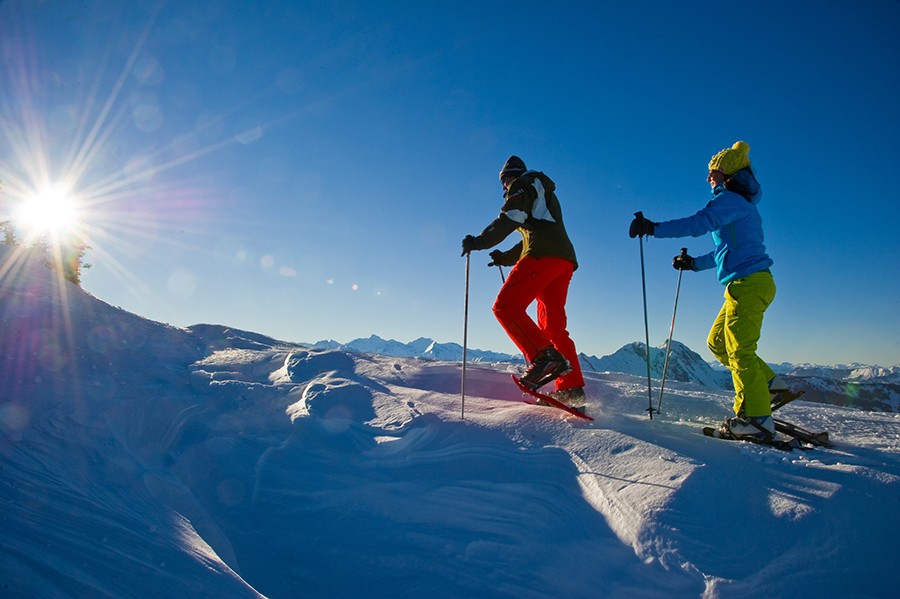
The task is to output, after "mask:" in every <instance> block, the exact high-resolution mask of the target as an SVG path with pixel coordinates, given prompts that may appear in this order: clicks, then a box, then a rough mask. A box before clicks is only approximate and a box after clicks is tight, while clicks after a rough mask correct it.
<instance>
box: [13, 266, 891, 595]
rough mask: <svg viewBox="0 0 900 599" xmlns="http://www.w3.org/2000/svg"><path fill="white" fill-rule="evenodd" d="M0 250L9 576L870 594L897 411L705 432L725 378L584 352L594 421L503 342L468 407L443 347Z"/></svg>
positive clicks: (31, 582) (879, 559)
mask: <svg viewBox="0 0 900 599" xmlns="http://www.w3.org/2000/svg"><path fill="white" fill-rule="evenodd" d="M0 258H2V259H3V260H8V259H9V257H8V255H4V254H3V253H2V252H0ZM12 272H13V271H9V272H8V274H7V275H6V276H5V277H4V278H3V280H2V287H0V324H2V325H3V327H4V329H3V330H4V332H5V331H7V330H11V331H14V332H15V333H16V334H17V335H20V337H19V338H13V337H10V336H8V335H4V336H3V337H2V338H0V349H2V353H0V373H2V374H3V377H2V378H0V460H2V461H0V468H2V476H0V503H2V505H3V506H4V509H3V513H2V515H0V522H2V528H0V531H2V534H0V581H2V590H3V593H2V595H3V596H10V597H32V596H42V597H43V596H48V597H56V596H115V597H163V596H165V597H172V596H179V597H254V596H260V595H265V596H269V597H297V596H329V597H342V596H365V597H394V596H397V595H403V596H416V597H418V596H429V595H430V596H434V597H487V598H501V597H504V598H505V597H533V598H538V597H592V598H593V597H624V596H628V597H631V596H634V597H697V596H701V595H704V596H706V597H731V596H749V595H761V596H859V597H876V596H883V592H884V589H886V588H891V585H892V584H893V569H892V568H893V546H894V538H893V537H894V531H895V530H896V529H897V528H898V524H900V522H898V515H897V510H896V501H897V500H896V498H897V497H898V491H900V421H898V419H897V418H896V416H895V415H893V414H884V413H870V412H864V411H860V410H855V409H849V408H840V407H833V406H823V405H819V404H811V403H806V402H801V401H797V402H794V403H793V404H790V405H788V406H787V407H785V408H784V409H783V410H782V412H783V416H784V417H785V418H786V419H788V420H790V421H793V422H797V423H798V424H801V425H803V426H806V427H808V428H811V429H814V430H825V429H827V430H829V431H830V432H831V434H832V437H833V438H834V439H835V441H836V446H835V448H833V449H816V450H812V451H808V452H801V451H793V452H781V451H778V450H775V449H771V448H768V447H761V446H756V445H749V444H744V443H736V442H726V441H720V440H715V439H709V438H706V437H704V436H703V435H702V434H700V432H699V426H700V425H702V424H712V423H715V422H716V421H718V420H720V419H721V418H722V417H723V416H724V415H726V414H727V413H728V410H729V407H730V404H731V397H730V394H729V393H728V391H727V390H724V389H721V388H715V387H703V386H701V385H698V384H697V383H695V382H691V383H683V382H678V381H673V380H670V381H669V382H668V383H667V385H666V389H667V393H666V395H665V397H664V403H663V409H662V413H661V414H658V415H654V418H653V419H652V420H650V419H649V418H648V414H647V412H646V409H647V405H648V392H647V387H646V379H645V378H644V377H642V376H637V375H633V374H628V373H617V372H596V371H589V372H587V375H586V377H587V391H588V395H589V405H588V409H589V410H590V412H591V414H592V415H594V416H595V418H596V420H595V421H594V422H592V423H587V422H581V421H573V420H569V419H567V418H566V417H565V415H564V414H562V413H560V412H559V411H556V410H554V409H553V408H542V407H538V406H533V405H528V404H526V403H525V401H524V398H523V397H522V396H521V393H519V392H518V390H517V389H516V388H515V387H514V385H512V383H511V381H510V380H509V375H510V371H511V370H515V368H516V364H514V363H502V364H471V365H469V366H468V368H467V378H466V393H465V405H464V406H463V405H462V402H461V380H460V374H461V369H460V365H459V364H458V363H454V362H440V361H426V360H421V359H417V358H398V357H389V356H378V355H368V354H361V353H356V352H353V353H351V352H347V351H343V350H335V349H321V348H311V347H308V346H303V345H299V344H291V343H286V342H282V341H277V340H274V339H270V338H268V337H265V336H262V335H257V334H254V333H249V332H246V331H239V330H236V329H231V328H228V327H221V326H218V325H202V326H201V325H198V326H196V327H191V328H190V329H177V328H174V327H169V326H167V325H163V324H160V323H153V322H151V321H147V320H145V319H142V318H139V317H137V316H135V315H132V314H128V313H126V312H124V311H122V310H119V309H117V308H114V307H112V306H108V305H106V304H104V303H103V302H100V301H98V300H96V299H95V298H92V297H90V296H89V295H87V294H84V293H83V292H82V291H81V290H79V289H77V288H75V287H72V286H69V285H65V286H64V290H65V293H64V294H61V292H60V286H59V285H58V284H57V282H56V281H54V280H53V279H52V277H51V276H50V274H49V271H46V269H43V267H41V266H40V265H35V264H30V263H29V264H26V266H23V267H22V268H20V269H17V270H15V271H14V275H13V274H9V273H12ZM61 323H64V324H61ZM22 336H24V337H22ZM22 339H24V341H23V340H22ZM653 384H654V388H653V389H652V393H651V396H652V400H653V401H654V402H655V401H656V399H657V398H656V391H657V390H658V385H659V381H658V380H654V381H653Z"/></svg>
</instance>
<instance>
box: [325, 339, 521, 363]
mask: <svg viewBox="0 0 900 599" xmlns="http://www.w3.org/2000/svg"><path fill="white" fill-rule="evenodd" d="M313 347H314V348H317V349H341V350H345V351H352V352H357V353H363V354H379V355H383V356H393V357H395V358H424V359H428V360H439V361H448V362H455V361H460V360H462V354H463V348H462V346H461V345H459V344H458V343H438V342H437V341H434V340H433V339H428V338H427V337H419V338H418V339H416V340H415V341H411V342H409V343H402V342H400V341H395V340H393V339H382V338H381V337H379V336H378V335H371V336H370V337H368V338H365V339H364V338H359V339H354V340H353V341H350V342H349V343H338V342H337V341H331V340H329V341H317V342H316V343H314V344H313ZM466 358H467V359H468V360H469V361H470V362H513V361H516V360H520V359H521V358H519V357H516V356H513V355H510V354H503V353H498V352H493V351H487V350H481V349H472V348H468V350H467V351H466Z"/></svg>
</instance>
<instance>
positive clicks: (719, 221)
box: [653, 193, 744, 238]
mask: <svg viewBox="0 0 900 599" xmlns="http://www.w3.org/2000/svg"><path fill="white" fill-rule="evenodd" d="M733 195H734V196H736V195H737V194H732V193H725V194H722V195H721V196H720V197H717V198H716V199H714V200H713V201H711V202H710V203H709V204H707V205H706V207H705V208H703V209H702V210H700V211H699V212H697V213H696V214H694V215H693V216H688V217H686V218H678V219H675V220H667V221H663V222H660V223H657V224H656V227H654V229H653V236H654V237H662V238H665V237H700V236H701V235H705V234H707V233H712V232H713V231H716V230H718V229H721V228H722V227H723V226H725V225H727V224H728V223H730V222H732V221H734V220H735V219H737V218H738V217H740V216H741V214H740V212H739V211H738V210H736V208H739V206H735V205H734V198H732V197H729V196H733ZM738 197H739V196H738ZM741 201H744V200H743V199H742V200H741Z"/></svg>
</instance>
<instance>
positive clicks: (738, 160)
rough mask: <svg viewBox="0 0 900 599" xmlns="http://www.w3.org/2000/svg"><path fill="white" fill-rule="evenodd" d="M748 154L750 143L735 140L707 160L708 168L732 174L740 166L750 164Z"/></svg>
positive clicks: (740, 167) (744, 166)
mask: <svg viewBox="0 0 900 599" xmlns="http://www.w3.org/2000/svg"><path fill="white" fill-rule="evenodd" d="M749 154H750V144H748V143H747V142H746V141H737V142H735V143H734V145H733V146H731V147H730V148H725V149H724V150H722V151H721V152H719V153H718V154H716V155H715V156H713V157H712V160H710V161H709V170H711V171H722V172H723V173H725V174H726V175H733V174H735V173H736V172H738V171H739V170H741V169H742V168H747V167H748V166H750V156H749Z"/></svg>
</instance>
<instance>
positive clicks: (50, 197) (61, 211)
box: [16, 186, 78, 237]
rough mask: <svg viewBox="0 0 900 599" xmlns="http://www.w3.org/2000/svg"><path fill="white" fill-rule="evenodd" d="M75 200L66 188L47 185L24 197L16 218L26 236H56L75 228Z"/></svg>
mask: <svg viewBox="0 0 900 599" xmlns="http://www.w3.org/2000/svg"><path fill="white" fill-rule="evenodd" d="M77 218H78V215H77V210H76V206H75V201H74V199H73V198H72V196H71V194H70V193H69V192H68V190H67V189H65V188H63V187H61V186H56V187H48V188H46V189H44V190H43V191H40V192H38V193H35V194H33V195H31V196H30V197H28V198H26V199H25V200H24V202H23V203H22V205H21V206H20V207H19V210H18V214H17V218H16V220H17V221H18V224H19V226H20V227H21V228H22V230H23V232H24V233H25V234H26V235H28V236H35V237H39V236H43V235H53V236H58V235H60V234H64V233H67V232H70V231H72V230H74V229H75V227H76V224H77Z"/></svg>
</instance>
